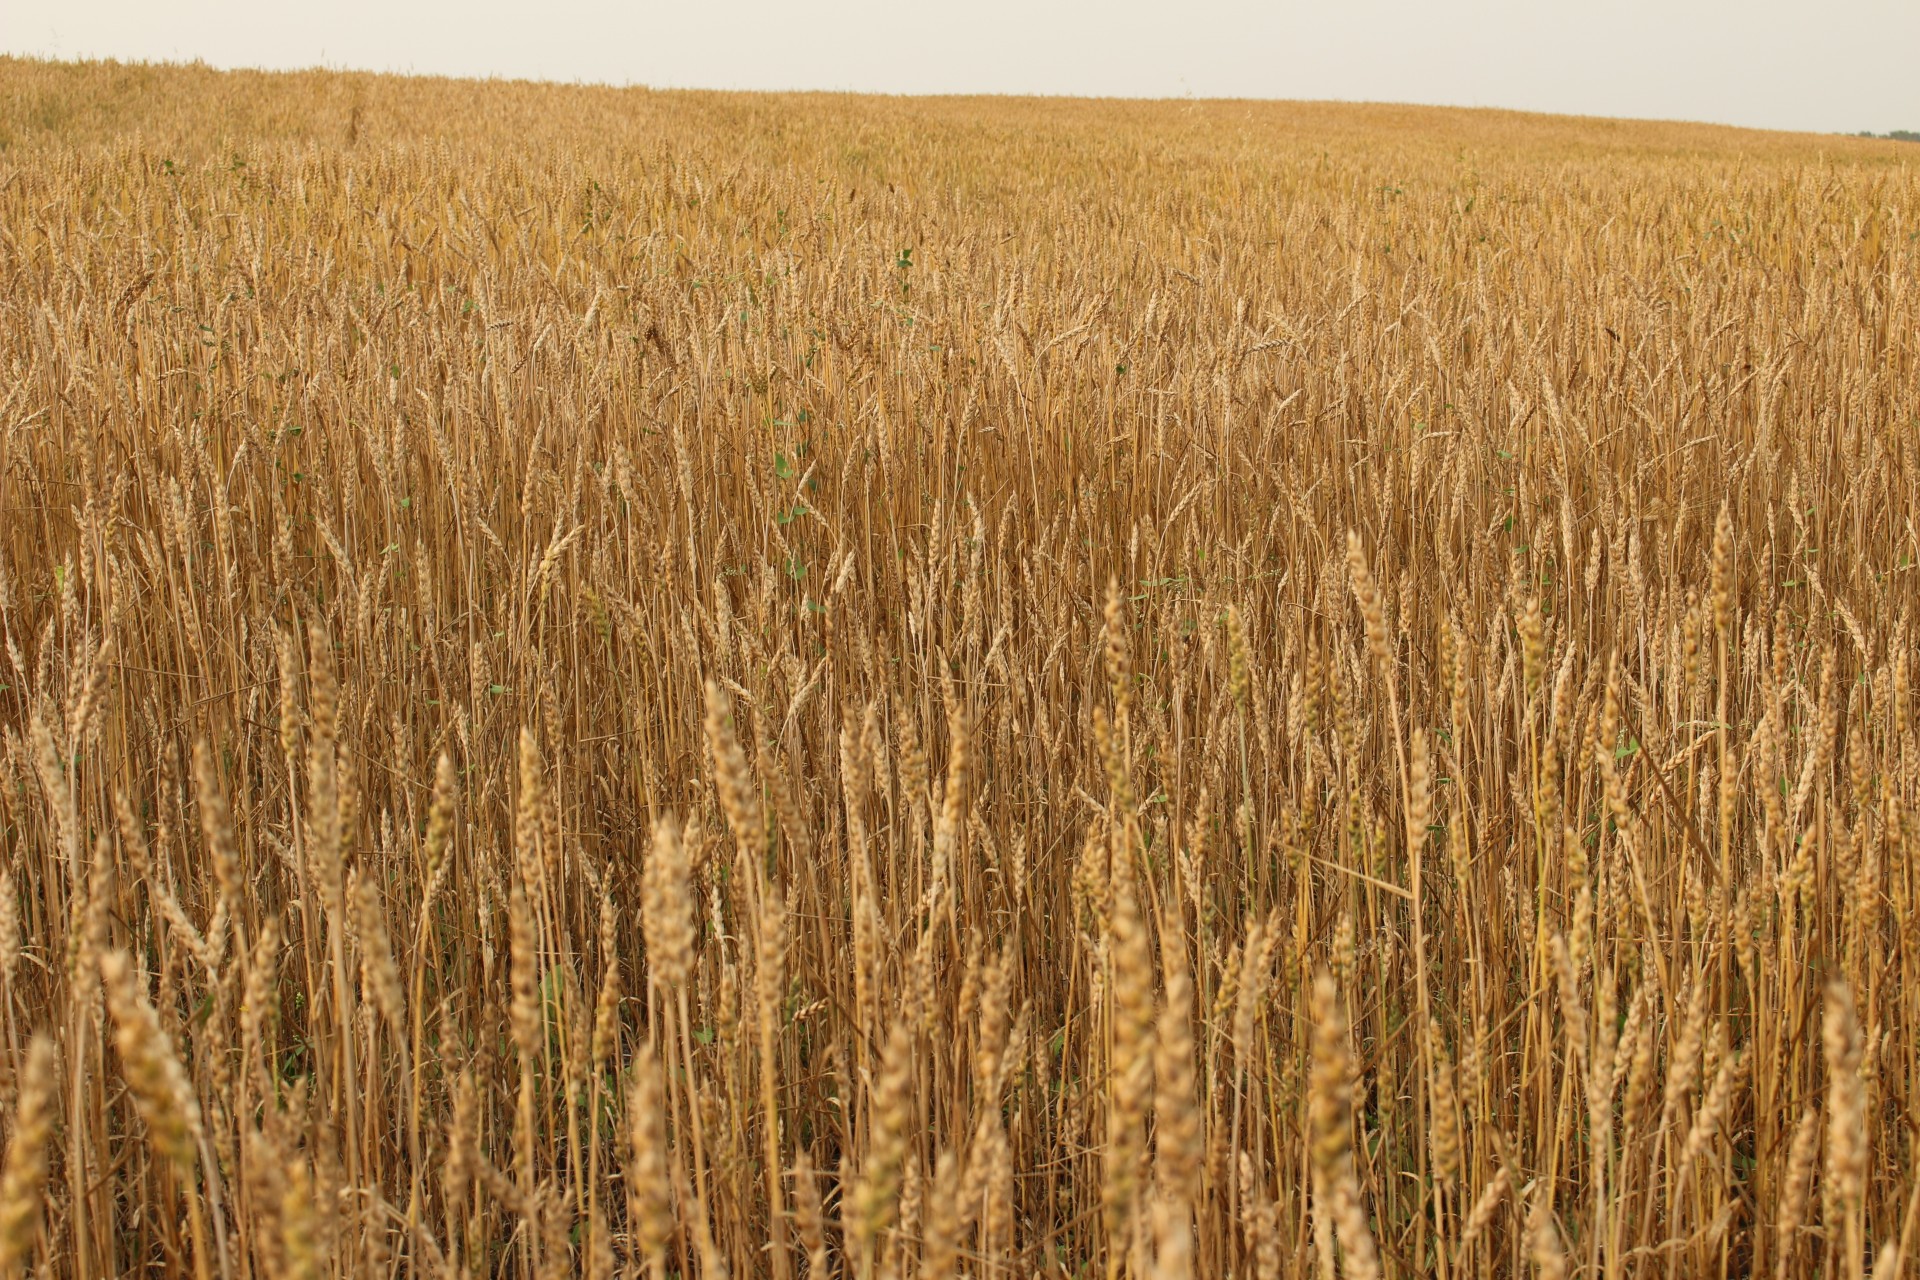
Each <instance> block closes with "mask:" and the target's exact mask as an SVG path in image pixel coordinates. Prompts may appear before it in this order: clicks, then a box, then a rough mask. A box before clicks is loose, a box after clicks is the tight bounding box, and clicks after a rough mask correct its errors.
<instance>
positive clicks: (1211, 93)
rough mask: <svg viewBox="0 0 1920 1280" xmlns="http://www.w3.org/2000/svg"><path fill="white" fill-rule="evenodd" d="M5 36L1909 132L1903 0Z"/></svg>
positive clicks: (603, 2)
mask: <svg viewBox="0 0 1920 1280" xmlns="http://www.w3.org/2000/svg"><path fill="white" fill-rule="evenodd" d="M0 51H3V52H7V53H16V54H32V55H38V56H51V57H59V58H83V57H86V58H104V57H115V58H120V59H122V60H147V61H156V60H165V61H174V60H192V59H196V58H198V59H203V60H205V61H206V62H209V63H211V64H213V65H215V66H220V67H242V66H245V67H306V66H314V65H325V66H333V67H354V68H364V69H368V70H380V71H412V72H420V73H429V74H442V75H460V76H516V77H530V78H536V79H547V80H586V81H599V82H605V83H611V84H648V85H656V86H662V87H667V86H691V87H699V88H719V89H850V90H861V91H877V92H888V93H1056V94H1097V95H1117V96H1129V97H1179V96H1184V95H1188V94H1191V95H1194V96H1197V97H1245V98H1334V99H1347V100H1355V101H1380V102H1420V103H1446V104H1454V105H1461V106H1491V107H1515V108H1520V109H1524V110H1534V111H1559V112H1572V113H1577V114H1582V115H1607V116H1643V117H1652V118H1659V119H1678V120H1707V121H1719V122H1723V123H1728V124H1744V125H1756V126H1760V127H1764V128H1777V129H1809V130H1820V131H1832V132H1854V131H1857V130H1861V129H1871V130H1874V131H1875V132H1884V131H1886V130H1889V129H1920V3H1917V2H1916V0H1824V2H1823V3H1808V2H1807V0H1739V2H1734V0H1610V2H1608V3H1599V4H1596V3H1585V4H1576V3H1572V2H1571V0H1551V2H1548V0H1269V3H1265V4H1254V3H1242V2H1239V0H1186V2H1185V3H1162V4H1150V3H1143V2H1141V0H1104V2H1102V3H1092V2H1091V0H971V2H969V3H961V4H940V5H935V4H925V3H912V2H911V0H904V2H903V0H812V3H795V2H792V0H789V2H787V3H771V2H769V0H673V2H672V3H661V2H658V0H630V2H629V3H625V4H620V3H612V2H610V0H523V2H521V3H505V2H504V0H466V2H464V3H462V2H459V0H310V2H309V3H300V4H295V3H288V2H287V0H0Z"/></svg>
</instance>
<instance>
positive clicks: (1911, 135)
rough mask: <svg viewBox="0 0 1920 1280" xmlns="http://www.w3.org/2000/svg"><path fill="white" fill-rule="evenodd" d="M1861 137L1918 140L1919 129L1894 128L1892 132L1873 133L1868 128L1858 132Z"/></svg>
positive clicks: (1919, 139)
mask: <svg viewBox="0 0 1920 1280" xmlns="http://www.w3.org/2000/svg"><path fill="white" fill-rule="evenodd" d="M1860 136H1861V137H1863V138H1892V139H1893V140H1894V141H1895V142H1920V131H1916V130H1913V129H1895V130H1894V131H1893V132H1892V133H1874V132H1872V131H1870V130H1868V131H1863V132H1862V133H1861V134H1860Z"/></svg>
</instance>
